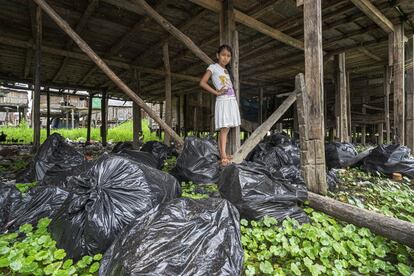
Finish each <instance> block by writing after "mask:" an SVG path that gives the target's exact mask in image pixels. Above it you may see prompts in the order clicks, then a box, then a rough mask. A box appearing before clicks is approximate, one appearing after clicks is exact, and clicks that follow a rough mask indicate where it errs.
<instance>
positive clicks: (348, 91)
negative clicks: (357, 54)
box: [346, 72, 352, 142]
mask: <svg viewBox="0 0 414 276" xmlns="http://www.w3.org/2000/svg"><path fill="white" fill-rule="evenodd" d="M346 97H347V103H348V104H347V107H348V110H347V111H348V131H349V142H352V111H351V105H352V101H351V77H350V73H349V72H347V73H346Z"/></svg>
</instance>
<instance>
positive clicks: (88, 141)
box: [86, 92, 93, 145]
mask: <svg viewBox="0 0 414 276" xmlns="http://www.w3.org/2000/svg"><path fill="white" fill-rule="evenodd" d="M92 104H93V94H92V93H90V92H89V98H88V118H87V120H88V126H87V129H86V144H87V145H88V144H90V143H91V123H92Z"/></svg>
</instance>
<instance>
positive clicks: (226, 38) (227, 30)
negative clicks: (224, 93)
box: [219, 0, 240, 154]
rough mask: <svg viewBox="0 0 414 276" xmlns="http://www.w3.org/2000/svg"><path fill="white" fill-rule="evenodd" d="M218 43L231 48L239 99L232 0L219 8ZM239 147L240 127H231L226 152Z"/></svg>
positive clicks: (236, 44)
mask: <svg viewBox="0 0 414 276" xmlns="http://www.w3.org/2000/svg"><path fill="white" fill-rule="evenodd" d="M219 21H220V44H227V45H230V46H231V47H232V49H233V53H232V60H231V62H232V70H233V76H234V83H233V88H234V91H235V94H236V98H237V100H238V101H239V100H240V96H239V91H240V84H239V73H238V72H239V43H238V34H237V31H236V23H235V19H234V6H233V0H223V1H222V2H221V10H220V19H219ZM239 147H240V127H235V128H232V129H231V130H230V132H229V137H228V145H227V152H228V153H229V154H233V153H235V152H236V151H237V150H238V148H239Z"/></svg>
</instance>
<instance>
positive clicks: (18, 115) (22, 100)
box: [0, 88, 29, 126]
mask: <svg viewBox="0 0 414 276" xmlns="http://www.w3.org/2000/svg"><path fill="white" fill-rule="evenodd" d="M28 105H29V98H28V95H27V91H22V90H10V89H4V88H0V125H13V126H16V125H18V124H19V122H20V121H21V120H22V119H26V112H27V109H28Z"/></svg>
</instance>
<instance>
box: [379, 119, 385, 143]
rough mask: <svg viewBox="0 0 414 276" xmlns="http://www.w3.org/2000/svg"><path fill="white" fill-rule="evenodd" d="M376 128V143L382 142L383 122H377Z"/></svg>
mask: <svg viewBox="0 0 414 276" xmlns="http://www.w3.org/2000/svg"><path fill="white" fill-rule="evenodd" d="M377 129H378V145H382V144H384V123H379V124H378V125H377Z"/></svg>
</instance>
